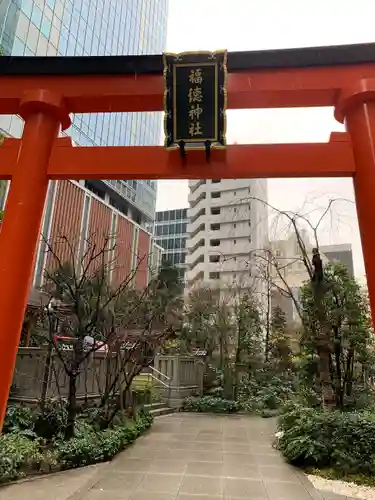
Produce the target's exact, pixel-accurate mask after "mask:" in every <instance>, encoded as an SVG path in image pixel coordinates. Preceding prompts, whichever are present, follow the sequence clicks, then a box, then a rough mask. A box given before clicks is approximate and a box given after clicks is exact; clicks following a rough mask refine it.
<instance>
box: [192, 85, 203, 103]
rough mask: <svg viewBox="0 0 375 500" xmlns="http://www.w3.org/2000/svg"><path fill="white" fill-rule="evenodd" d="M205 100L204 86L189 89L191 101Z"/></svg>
mask: <svg viewBox="0 0 375 500" xmlns="http://www.w3.org/2000/svg"><path fill="white" fill-rule="evenodd" d="M202 101H203V94H202V88H201V87H192V88H191V89H189V103H190V104H191V103H192V102H202Z"/></svg>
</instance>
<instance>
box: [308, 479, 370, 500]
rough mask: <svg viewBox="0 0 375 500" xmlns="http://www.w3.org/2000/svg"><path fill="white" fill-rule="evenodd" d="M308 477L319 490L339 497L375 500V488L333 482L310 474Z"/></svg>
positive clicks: (344, 482)
mask: <svg viewBox="0 0 375 500" xmlns="http://www.w3.org/2000/svg"><path fill="white" fill-rule="evenodd" d="M307 477H308V478H309V480H310V481H311V482H312V484H313V485H314V487H315V488H316V489H317V490H323V491H332V492H333V493H337V494H339V495H344V496H347V497H351V498H361V499H362V500H375V488H370V486H359V485H358V484H354V483H348V482H346V481H336V480H335V481H333V480H330V479H323V478H322V477H319V476H313V475H310V474H308V476H307Z"/></svg>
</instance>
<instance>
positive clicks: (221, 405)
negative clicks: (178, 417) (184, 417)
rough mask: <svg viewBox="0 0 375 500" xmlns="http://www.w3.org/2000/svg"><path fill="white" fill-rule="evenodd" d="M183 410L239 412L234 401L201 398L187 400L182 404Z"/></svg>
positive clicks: (209, 397)
mask: <svg viewBox="0 0 375 500" xmlns="http://www.w3.org/2000/svg"><path fill="white" fill-rule="evenodd" d="M184 410H185V411H197V412H207V413H209V412H212V413H235V412H237V411H238V410H239V405H238V403H237V402H236V401H231V400H228V399H222V398H218V397H214V396H202V397H200V398H196V397H191V398H187V399H186V400H185V403H184Z"/></svg>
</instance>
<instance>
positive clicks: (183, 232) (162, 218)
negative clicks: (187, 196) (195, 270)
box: [155, 208, 188, 281]
mask: <svg viewBox="0 0 375 500" xmlns="http://www.w3.org/2000/svg"><path fill="white" fill-rule="evenodd" d="M187 224H188V218H187V208H180V209H177V210H164V211H161V212H156V219H155V239H156V244H157V245H160V246H161V247H162V248H163V257H162V262H169V263H170V264H173V265H174V266H176V267H177V268H178V269H179V271H180V278H181V280H183V281H185V271H186V269H187V265H186V254H187V248H186V241H187V237H188V234H187Z"/></svg>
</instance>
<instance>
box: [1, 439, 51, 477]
mask: <svg viewBox="0 0 375 500" xmlns="http://www.w3.org/2000/svg"><path fill="white" fill-rule="evenodd" d="M54 465H56V457H55V456H54V454H53V453H52V452H51V451H46V452H45V453H43V452H42V448H41V441H40V440H39V439H34V440H31V439H29V438H28V437H26V436H23V435H20V434H15V433H10V434H4V435H2V436H1V437H0V482H6V481H11V480H14V479H18V478H20V477H23V476H25V475H27V474H28V473H30V472H36V471H40V470H48V469H49V468H51V467H52V466H54Z"/></svg>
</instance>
